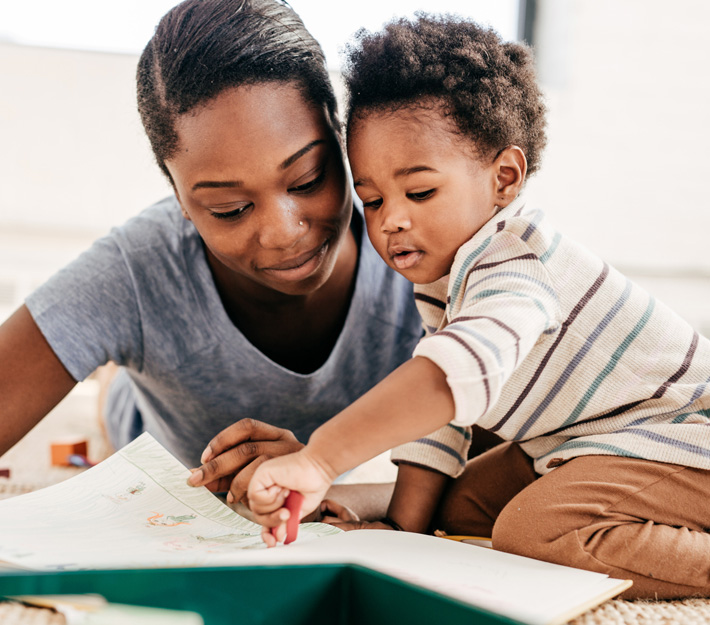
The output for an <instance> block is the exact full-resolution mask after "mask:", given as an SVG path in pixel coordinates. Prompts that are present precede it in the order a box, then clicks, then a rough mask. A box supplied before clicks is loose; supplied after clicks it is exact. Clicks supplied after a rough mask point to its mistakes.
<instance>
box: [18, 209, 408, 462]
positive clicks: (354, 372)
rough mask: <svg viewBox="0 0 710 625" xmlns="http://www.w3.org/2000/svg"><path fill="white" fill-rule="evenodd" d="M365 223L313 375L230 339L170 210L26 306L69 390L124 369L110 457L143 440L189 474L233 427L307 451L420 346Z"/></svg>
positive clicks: (197, 242) (357, 218) (89, 254)
mask: <svg viewBox="0 0 710 625" xmlns="http://www.w3.org/2000/svg"><path fill="white" fill-rule="evenodd" d="M362 221H363V220H362V215H361V214H360V212H359V210H358V209H356V210H355V211H353V224H352V228H353V232H354V233H355V235H356V240H358V242H359V247H360V256H359V261H358V268H357V279H356V284H355V290H354V294H353V298H352V302H351V304H350V308H349V311H348V314H347V318H346V321H345V325H344V327H343V330H342V332H341V335H340V337H339V338H338V340H337V343H336V345H335V347H334V348H333V351H332V352H331V354H330V356H329V358H328V360H327V361H326V362H325V363H324V364H323V365H322V366H321V367H320V368H319V369H318V370H317V371H314V372H313V373H309V374H299V373H294V372H293V371H290V370H288V369H285V368H284V367H282V366H280V365H278V364H276V363H275V362H273V361H271V360H270V359H269V358H267V357H266V356H264V355H263V354H262V353H261V352H260V351H259V350H257V349H256V348H255V347H254V346H253V345H252V344H251V343H249V341H248V340H247V339H246V338H245V337H244V335H243V334H242V333H241V332H240V331H239V329H238V328H236V327H235V326H234V324H233V323H232V321H231V320H230V319H229V317H228V316H227V313H226V311H225V309H224V306H223V304H222V301H221V300H220V297H219V295H218V293H217V290H216V287H215V284H214V280H213V278H212V274H211V272H210V269H209V266H208V264H207V259H206V257H205V253H204V248H203V244H202V240H201V238H200V236H199V235H198V233H197V231H196V230H195V228H194V226H193V225H192V223H191V222H189V221H187V220H186V219H184V217H183V216H182V214H181V212H180V208H179V205H178V203H177V201H176V200H175V198H174V197H170V198H167V199H165V200H163V201H161V202H159V203H157V204H155V205H154V206H152V207H150V208H148V209H147V210H145V211H144V212H142V213H141V214H139V215H138V216H136V217H134V218H133V219H131V220H130V221H128V222H127V223H126V224H125V225H124V226H122V227H120V228H115V229H113V230H112V231H111V233H110V234H109V235H107V236H106V237H104V238H102V239H99V240H98V241H97V242H96V243H94V245H93V246H92V247H91V248H90V249H89V250H87V251H86V252H84V253H83V254H82V255H81V256H79V258H77V259H76V260H75V261H74V262H72V263H71V264H70V265H68V266H67V267H66V268H64V269H62V270H61V271H59V272H58V273H57V274H56V275H55V276H53V277H52V278H51V279H50V280H49V281H48V282H47V283H45V284H44V285H42V286H41V287H40V288H39V289H37V290H36V291H35V292H34V293H32V294H31V295H30V296H29V298H28V299H27V306H28V308H29V310H30V312H31V313H32V316H33V317H34V320H35V321H36V323H37V324H38V326H39V328H40V330H41V331H42V333H43V334H44V336H45V337H46V338H47V340H48V341H49V344H50V345H51V346H52V349H53V350H54V351H55V353H56V354H57V356H58V357H59V359H60V360H61V361H62V363H63V364H64V366H65V367H66V368H67V370H68V371H69V373H70V374H71V375H72V376H73V377H74V378H75V379H77V380H83V379H84V378H86V377H87V376H88V375H89V374H90V373H91V372H92V371H94V369H96V367H98V366H100V365H102V364H105V363H106V362H108V361H110V360H111V361H114V362H115V363H117V364H119V365H122V366H123V367H125V372H124V373H122V374H120V375H119V376H118V377H117V379H116V382H115V384H114V388H113V389H112V393H111V397H110V398H109V408H110V410H109V412H108V414H107V420H108V424H107V425H108V430H109V433H110V436H111V438H112V442H113V443H114V445H116V446H119V447H120V446H122V445H124V444H126V443H128V442H129V441H130V440H131V439H132V438H134V437H135V436H137V435H138V434H140V433H141V432H142V431H148V432H150V433H151V434H152V435H153V436H155V438H156V439H157V440H158V441H160V442H161V443H162V444H163V445H165V446H166V447H167V448H168V449H170V450H171V451H172V453H174V454H175V455H176V456H177V457H178V458H179V459H180V460H181V461H182V462H184V463H185V464H187V465H188V466H196V465H197V464H199V456H200V454H201V452H202V450H203V449H204V447H205V445H206V444H207V442H208V441H209V440H210V439H211V438H212V437H213V436H214V435H215V434H217V433H218V432H219V431H221V430H222V429H224V428H225V427H227V426H228V425H230V424H232V423H234V422H235V421H238V420H239V419H242V418H244V417H253V418H256V419H260V420H263V421H266V422H268V423H271V424H273V425H276V426H279V427H283V428H287V429H289V430H292V431H293V432H294V434H295V435H296V436H297V437H298V438H299V440H301V441H303V442H305V441H307V440H308V437H309V436H310V434H311V432H312V431H313V430H314V429H315V428H316V427H318V426H319V425H320V424H322V423H323V422H324V421H326V420H327V419H329V418H330V417H332V416H333V415H335V414H336V413H337V412H339V411H340V410H342V409H343V408H344V407H345V406H347V405H348V404H350V403H351V402H353V401H354V400H355V399H357V398H358V397H359V396H360V395H362V394H363V393H364V392H365V391H367V390H368V389H370V388H371V387H372V386H373V385H374V384H376V383H377V382H379V381H380V380H381V379H382V378H384V377H385V376H386V375H387V374H388V373H389V372H390V371H392V370H393V369H394V368H396V367H397V366H398V365H399V364H400V363H402V362H403V361H405V360H407V359H408V358H410V357H411V354H412V351H413V349H414V347H415V345H416V343H417V342H418V340H419V338H420V336H421V333H422V330H421V318H420V317H419V313H418V312H417V310H416V307H415V304H414V297H413V294H412V285H411V284H410V283H409V282H407V281H406V280H405V279H404V278H403V277H401V276H400V275H398V274H396V273H395V272H393V271H392V270H391V269H389V268H388V267H387V266H386V265H385V263H384V262H383V261H382V260H381V259H380V258H379V256H378V255H377V253H376V252H375V251H374V249H373V248H372V245H371V244H370V242H369V240H368V238H367V235H366V233H365V232H364V227H363V223H362Z"/></svg>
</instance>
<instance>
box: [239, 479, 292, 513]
mask: <svg viewBox="0 0 710 625" xmlns="http://www.w3.org/2000/svg"><path fill="white" fill-rule="evenodd" d="M289 492H290V491H289V490H288V488H281V486H278V485H276V484H274V485H273V486H269V487H268V488H263V489H260V490H255V491H254V492H252V493H250V494H249V509H250V510H251V511H252V512H254V514H256V515H267V514H269V513H271V512H273V511H274V510H278V509H280V508H283V506H284V503H285V502H286V497H288V494H289ZM287 512H288V510H287Z"/></svg>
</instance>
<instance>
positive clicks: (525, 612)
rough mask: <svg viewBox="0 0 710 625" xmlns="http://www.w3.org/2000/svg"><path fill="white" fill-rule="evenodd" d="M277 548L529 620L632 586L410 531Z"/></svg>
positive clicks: (539, 622)
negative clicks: (372, 572) (351, 565)
mask: <svg viewBox="0 0 710 625" xmlns="http://www.w3.org/2000/svg"><path fill="white" fill-rule="evenodd" d="M271 551H276V550H271ZM279 551H280V552H281V553H283V552H285V551H289V553H288V556H289V559H290V560H291V561H293V560H295V559H296V555H297V552H300V553H301V554H302V561H303V562H304V563H308V562H309V561H310V562H317V561H323V560H325V559H327V558H329V557H332V556H333V554H334V553H337V555H338V557H339V558H340V559H341V561H347V562H351V563H354V564H360V565H362V566H365V567H367V568H371V569H374V570H377V571H380V572H382V573H386V574H388V575H391V576H392V577H396V578H398V579H401V580H404V581H407V582H409V583H412V584H415V585H417V586H421V587H424V588H427V589H428V590H431V591H433V592H437V593H440V594H442V595H445V596H447V597H450V598H452V599H457V600H459V601H463V602H464V603H468V604H470V605H474V606H477V607H480V608H484V609H486V610H489V611H491V612H494V613H496V614H502V615H505V616H508V617H510V618H512V619H515V620H518V621H521V622H523V623H530V624H531V625H556V624H560V623H566V622H567V621H568V620H570V619H572V618H574V617H575V616H577V615H579V614H581V613H582V612H585V611H586V610H588V609H590V608H592V607H594V606H595V605H597V604H598V603H601V602H602V601H604V600H606V599H609V598H611V597H613V596H615V595H617V594H619V593H620V592H622V591H623V590H624V589H626V588H628V587H629V586H631V582H630V581H626V580H618V579H612V578H610V577H609V576H607V575H605V574H603V573H595V572H592V571H583V570H580V569H575V568H571V567H566V566H560V565H557V564H550V563H549V562H541V561H539V560H534V559H532V558H524V557H521V556H516V555H513V554H509V553H503V552H501V551H495V550H493V549H489V548H487V547H481V546H475V545H467V544H465V543H461V542H457V541H452V540H446V539H445V538H438V537H435V536H428V535H424V534H413V533H410V532H392V531H387V530H358V531H352V532H346V533H343V534H341V535H339V536H334V537H332V538H328V539H327V540H324V541H317V542H314V543H310V544H308V545H303V546H302V547H296V546H294V548H293V549H288V548H286V549H284V550H279ZM269 555H270V556H271V554H269ZM276 555H277V554H274V556H276Z"/></svg>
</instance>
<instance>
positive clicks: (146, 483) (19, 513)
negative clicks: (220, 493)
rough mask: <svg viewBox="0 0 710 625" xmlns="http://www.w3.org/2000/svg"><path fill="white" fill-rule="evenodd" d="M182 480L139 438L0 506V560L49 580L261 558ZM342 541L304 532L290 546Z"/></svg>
mask: <svg viewBox="0 0 710 625" xmlns="http://www.w3.org/2000/svg"><path fill="white" fill-rule="evenodd" d="M189 475H190V471H189V470H188V469H187V468H186V467H185V466H183V465H182V463H180V461H178V460H177V459H176V458H175V457H174V456H172V455H171V454H170V453H169V452H168V451H167V450H166V449H165V448H164V447H162V446H161V445H160V444H159V443H158V442H157V441H156V440H155V439H154V438H153V437H151V436H150V435H149V434H142V435H141V436H140V437H139V438H137V439H136V440H135V441H133V442H132V443H130V444H128V445H126V446H125V447H123V448H122V449H121V450H119V451H118V452H116V453H115V454H113V455H112V456H110V457H109V458H107V459H106V460H104V461H103V462H101V463H99V464H98V465H96V466H95V467H92V468H90V469H88V470H87V471H85V472H84V473H81V474H79V475H77V476H75V477H73V478H71V479H68V480H66V481H64V482H61V483H59V484H56V485H53V486H49V487H47V488H44V489H42V490H38V491H35V492H32V493H28V494H25V495H19V496H17V497H13V498H11V499H6V500H3V501H0V560H5V561H7V562H9V563H11V564H14V565H17V566H21V567H25V568H31V569H39V570H48V571H60V570H81V569H96V568H143V567H163V566H169V567H176V566H200V565H212V564H214V561H215V560H214V558H215V556H216V555H219V554H221V555H223V556H224V555H228V554H230V553H234V552H235V551H242V550H260V551H265V550H266V549H265V545H264V543H263V542H262V540H261V536H260V534H261V527H260V526H259V525H256V524H255V523H252V522H251V521H249V520H247V519H245V518H244V517H242V516H240V515H238V514H237V513H236V512H234V511H233V510H232V509H231V508H229V506H227V505H226V504H224V503H223V502H222V501H220V499H219V498H217V497H216V496H215V495H213V494H212V493H211V492H209V491H208V490H207V489H206V488H205V487H198V488H195V487H192V486H188V484H187V478H188V477H189ZM340 532H341V530H339V529H337V528H335V527H333V526H331V525H326V524H322V523H304V524H302V525H301V526H300V529H299V534H298V539H297V541H296V542H307V541H309V540H313V539H314V538H319V537H322V536H329V535H334V534H338V533H340ZM294 544H295V543H294Z"/></svg>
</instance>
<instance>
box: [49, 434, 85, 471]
mask: <svg viewBox="0 0 710 625" xmlns="http://www.w3.org/2000/svg"><path fill="white" fill-rule="evenodd" d="M88 447H89V444H88V441H86V439H68V440H58V441H55V442H53V443H52V444H51V447H50V449H51V452H52V464H53V465H54V466H60V467H70V466H73V465H72V463H71V462H70V460H69V456H71V455H73V454H79V455H81V456H86V455H87V453H88Z"/></svg>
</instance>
